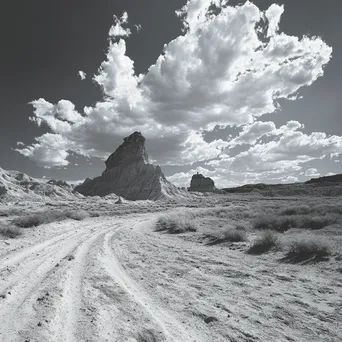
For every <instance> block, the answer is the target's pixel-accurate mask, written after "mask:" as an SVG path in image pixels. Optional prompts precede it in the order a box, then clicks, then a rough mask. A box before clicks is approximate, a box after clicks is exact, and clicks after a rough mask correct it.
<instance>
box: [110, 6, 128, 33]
mask: <svg viewBox="0 0 342 342" xmlns="http://www.w3.org/2000/svg"><path fill="white" fill-rule="evenodd" d="M113 19H114V25H112V26H111V28H110V29H109V33H108V34H109V36H110V37H129V36H130V35H131V30H130V29H129V28H127V27H126V28H124V25H125V24H127V23H128V14H127V12H124V13H123V14H122V16H121V18H118V17H117V16H116V15H114V16H113Z"/></svg>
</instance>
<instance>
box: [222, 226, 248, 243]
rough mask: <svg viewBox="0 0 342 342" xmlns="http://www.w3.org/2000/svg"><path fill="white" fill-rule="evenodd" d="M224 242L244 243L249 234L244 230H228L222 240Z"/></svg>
mask: <svg viewBox="0 0 342 342" xmlns="http://www.w3.org/2000/svg"><path fill="white" fill-rule="evenodd" d="M220 240H221V241H222V242H226V241H229V242H242V241H247V234H246V233H245V232H244V231H242V230H237V229H229V228H228V229H226V230H225V231H224V232H223V234H222V237H221V238H220Z"/></svg>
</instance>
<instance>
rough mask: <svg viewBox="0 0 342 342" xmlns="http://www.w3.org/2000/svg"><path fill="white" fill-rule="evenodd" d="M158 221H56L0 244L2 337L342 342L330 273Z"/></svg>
mask: <svg viewBox="0 0 342 342" xmlns="http://www.w3.org/2000/svg"><path fill="white" fill-rule="evenodd" d="M156 215H157V214H151V213H150V214H148V215H141V214H137V215H134V216H132V215H129V216H126V217H120V218H113V217H107V218H105V217H102V218H101V217H99V218H91V219H87V220H84V221H82V222H75V221H63V222H56V223H51V224H48V225H42V226H40V227H37V228H34V229H28V230H26V231H25V233H24V235H23V236H22V237H20V238H19V239H15V240H8V241H4V240H2V241H0V243H1V244H0V341H1V342H12V341H13V342H16V341H20V342H42V341H52V342H54V341H58V342H60V341H61V342H62V341H63V342H76V341H80V342H81V341H82V342H86V341H88V342H91V341H93V342H103V341H112V342H113V341H115V342H116V341H119V342H120V341H125V342H126V341H132V342H160V341H175V342H195V341H196V342H211V341H212V342H221V341H244V342H252V341H253V342H257V341H279V342H286V341H308V340H310V341H323V340H324V341H331V342H332V341H338V340H339V339H340V338H342V332H341V329H340V327H339V323H338V322H339V321H340V319H341V318H342V311H341V307H342V302H341V298H342V297H341V295H342V290H341V289H342V277H341V275H340V274H339V273H336V271H334V269H333V268H331V267H330V268H329V267H326V266H322V267H321V268H320V267H319V266H308V267H303V266H298V265H287V264H282V263H279V262H278V261H276V260H274V261H272V258H273V259H274V257H272V258H270V257H269V256H268V255H265V256H260V257H255V256H249V255H247V254H246V253H244V248H246V247H245V246H244V245H240V246H237V245H232V247H231V248H229V246H228V247H227V246H221V247H220V246H212V247H210V246H208V245H205V244H204V243H201V242H203V241H201V240H200V239H201V233H200V232H197V233H194V234H191V233H189V234H183V235H182V234H181V235H178V236H177V235H172V234H165V233H159V232H154V231H153V223H154V222H155V220H156ZM5 242H6V243H5Z"/></svg>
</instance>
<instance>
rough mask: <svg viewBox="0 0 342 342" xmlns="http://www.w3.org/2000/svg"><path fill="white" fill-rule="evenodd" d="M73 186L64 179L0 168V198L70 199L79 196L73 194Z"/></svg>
mask: <svg viewBox="0 0 342 342" xmlns="http://www.w3.org/2000/svg"><path fill="white" fill-rule="evenodd" d="M72 190H73V187H72V186H70V185H69V184H67V183H66V182H64V181H58V180H50V181H48V180H42V179H37V178H33V177H30V176H28V175H26V174H25V173H22V172H19V171H7V170H4V169H2V168H0V200H9V199H44V198H46V197H49V198H54V199H58V198H59V199H68V198H69V199H71V198H75V197H80V196H81V195H79V194H73V192H72Z"/></svg>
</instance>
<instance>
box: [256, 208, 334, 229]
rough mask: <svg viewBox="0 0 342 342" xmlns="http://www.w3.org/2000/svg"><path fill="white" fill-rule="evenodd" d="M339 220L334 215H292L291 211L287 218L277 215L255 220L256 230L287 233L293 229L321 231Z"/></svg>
mask: <svg viewBox="0 0 342 342" xmlns="http://www.w3.org/2000/svg"><path fill="white" fill-rule="evenodd" d="M337 220H338V217H337V216H336V215H335V214H332V213H328V214H326V215H322V216H318V215H315V216H312V214H307V215H297V214H292V211H291V214H289V215H287V216H286V215H284V216H277V215H276V214H271V215H269V216H266V215H262V216H259V217H257V218H256V219H255V220H254V228H255V229H258V230H275V231H277V232H285V231H287V230H289V229H291V228H307V229H321V228H324V227H326V226H329V225H331V224H333V223H335V222H337Z"/></svg>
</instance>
